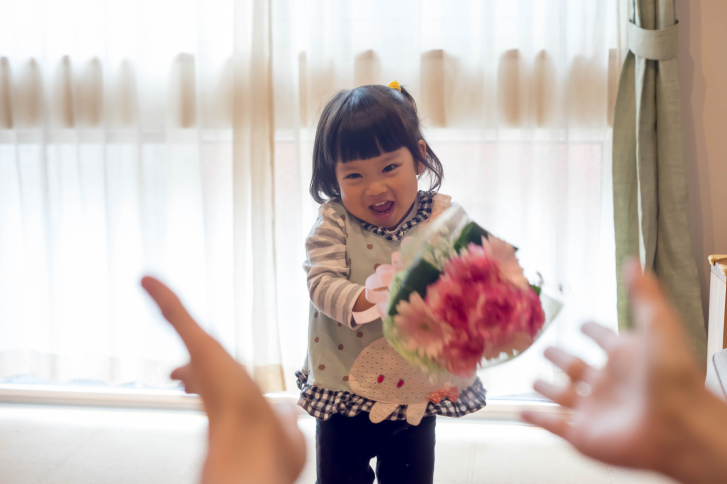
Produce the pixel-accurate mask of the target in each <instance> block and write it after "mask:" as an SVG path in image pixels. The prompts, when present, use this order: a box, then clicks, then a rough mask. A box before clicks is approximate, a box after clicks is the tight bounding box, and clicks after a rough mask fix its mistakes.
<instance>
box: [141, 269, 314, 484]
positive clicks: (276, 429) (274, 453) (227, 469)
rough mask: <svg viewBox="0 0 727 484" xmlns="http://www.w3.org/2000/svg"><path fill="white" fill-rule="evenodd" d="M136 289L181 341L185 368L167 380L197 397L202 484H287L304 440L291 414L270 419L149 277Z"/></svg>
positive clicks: (299, 464)
mask: <svg viewBox="0 0 727 484" xmlns="http://www.w3.org/2000/svg"><path fill="white" fill-rule="evenodd" d="M141 285H142V286H143V287H144V289H145V290H146V291H147V292H148V293H149V295H150V296H151V297H152V299H154V301H155V302H156V303H157V305H158V306H159V309H161V311H162V314H163V315H164V317H165V318H166V320H167V321H169V323H171V325H172V326H173V327H174V329H175V330H176V331H177V333H179V336H181V338H182V341H184V344H185V345H186V347H187V349H188V350H189V356H190V362H189V364H187V365H185V366H183V367H181V368H178V369H177V370H175V371H174V372H173V373H172V378H175V379H180V380H182V381H183V382H184V384H185V389H186V390H187V392H194V393H199V395H200V396H201V397H202V401H203V402H204V406H205V410H206V411H207V415H208V417H209V448H208V453H207V459H206V462H205V466H204V471H203V475H202V482H203V483H210V484H211V483H214V484H219V483H233V482H234V483H240V482H255V483H258V482H260V483H286V484H287V483H292V482H294V481H295V479H296V478H297V476H298V474H299V473H300V471H301V470H302V468H303V464H304V463H305V440H304V438H303V434H302V433H301V432H300V430H299V429H298V425H297V418H296V412H295V409H293V410H292V411H287V412H286V415H285V416H282V415H276V413H275V412H274V411H273V409H272V408H271V407H270V405H269V404H268V402H267V400H266V399H265V397H263V395H262V393H261V392H260V389H259V388H258V387H257V385H256V384H255V382H254V381H253V380H252V378H250V375H248V373H247V372H246V371H245V369H244V368H243V367H242V366H241V365H240V364H239V363H237V362H236V361H235V360H234V359H233V358H232V357H231V356H230V355H229V354H228V353H227V352H226V351H225V350H224V348H223V347H222V346H221V345H220V344H219V343H218V342H217V341H216V340H215V339H214V338H212V337H211V336H210V335H209V334H207V333H206V332H205V331H204V330H203V329H202V328H200V326H199V325H198V324H197V323H196V322H195V321H194V320H193V319H192V317H191V316H190V315H189V313H187V311H186V309H185V308H184V306H182V303H181V302H180V301H179V298H177V296H176V295H175V294H174V293H173V292H172V291H171V290H170V289H169V288H168V287H167V286H165V285H164V284H162V283H161V282H159V281H158V280H156V279H154V278H153V277H145V278H144V279H142V281H141Z"/></svg>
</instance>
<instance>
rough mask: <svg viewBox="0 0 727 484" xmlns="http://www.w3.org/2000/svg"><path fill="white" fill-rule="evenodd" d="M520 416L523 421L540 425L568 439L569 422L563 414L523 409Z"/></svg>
mask: <svg viewBox="0 0 727 484" xmlns="http://www.w3.org/2000/svg"><path fill="white" fill-rule="evenodd" d="M521 416H522V419H523V420H524V421H526V422H528V423H531V424H533V425H537V426H538V427H542V428H544V429H545V430H547V431H548V432H550V433H553V434H555V435H557V436H559V437H562V438H564V439H566V440H568V437H567V436H568V434H569V433H570V424H569V423H568V420H567V417H566V416H565V415H558V414H552V413H540V412H532V411H525V412H523V413H522V415H521Z"/></svg>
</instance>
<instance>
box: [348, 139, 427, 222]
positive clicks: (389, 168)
mask: <svg viewBox="0 0 727 484" xmlns="http://www.w3.org/2000/svg"><path fill="white" fill-rule="evenodd" d="M419 149H420V150H421V152H422V154H423V156H426V150H427V145H426V143H424V141H422V140H420V141H419ZM423 170H424V165H422V164H421V163H418V162H416V161H415V160H414V157H413V156H412V155H411V153H410V152H409V149H408V148H406V147H402V148H399V149H398V150H396V151H392V152H390V153H383V154H382V155H380V156H377V157H375V158H370V159H368V160H354V161H349V162H347V163H342V162H340V161H339V162H338V163H337V164H336V180H338V186H339V188H340V190H341V201H342V202H343V206H344V207H346V210H348V211H349V212H351V214H353V215H354V216H356V217H358V218H360V219H361V220H363V221H364V222H368V223H370V224H372V225H376V226H379V227H386V228H388V229H393V228H395V227H396V226H397V225H399V223H401V221H402V220H404V218H405V217H406V216H407V214H408V213H409V210H410V209H411V207H412V205H413V204H414V200H416V196H417V191H418V185H417V176H418V175H420V174H421V173H422V171H423Z"/></svg>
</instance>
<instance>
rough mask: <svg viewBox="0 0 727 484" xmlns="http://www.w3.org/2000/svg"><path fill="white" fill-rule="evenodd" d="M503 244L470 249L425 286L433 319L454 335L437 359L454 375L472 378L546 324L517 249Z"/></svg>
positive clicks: (526, 343)
mask: <svg viewBox="0 0 727 484" xmlns="http://www.w3.org/2000/svg"><path fill="white" fill-rule="evenodd" d="M503 244H505V243H504V242H502V241H499V239H495V238H494V237H493V238H491V243H490V244H485V245H484V246H483V247H480V246H476V245H470V246H469V247H468V249H467V250H466V251H465V252H464V253H463V254H462V255H460V256H459V257H455V258H453V259H451V260H450V261H448V263H447V264H446V266H445V268H444V275H442V277H440V279H439V280H438V281H437V282H435V283H434V284H432V285H430V286H429V287H428V288H427V297H426V303H427V304H426V305H427V306H428V307H429V308H430V310H431V314H432V316H433V319H434V320H437V321H444V322H445V323H446V324H447V325H449V326H450V327H451V329H452V331H453V334H452V336H451V337H450V339H449V340H448V341H447V342H446V343H445V344H444V346H443V348H442V350H441V357H440V358H436V359H437V361H438V362H439V363H440V364H441V365H442V366H444V367H446V368H447V370H449V371H450V372H452V373H454V374H458V375H469V374H472V373H473V372H474V371H475V370H476V369H477V365H478V364H479V363H480V361H481V360H482V359H483V358H485V359H491V358H495V357H497V356H499V355H500V354H501V353H503V352H504V353H508V354H513V352H515V351H523V350H525V349H526V348H527V347H528V346H530V344H532V341H533V338H534V337H535V335H536V334H537V332H538V331H539V330H540V328H542V326H543V323H544V320H545V317H544V314H543V310H542V307H541V305H540V299H539V298H538V296H537V295H536V294H535V292H534V291H532V289H530V287H529V286H528V284H527V280H525V278H524V276H523V275H522V269H521V268H520V266H519V264H518V263H517V259H516V258H515V252H514V250H513V249H512V248H511V247H510V246H509V245H507V244H505V245H506V246H507V247H504V246H503ZM508 248H509V249H508ZM513 261H514V262H513ZM503 269H505V271H503ZM523 281H525V282H524V283H523ZM417 296H418V295H417ZM397 326H398V324H397Z"/></svg>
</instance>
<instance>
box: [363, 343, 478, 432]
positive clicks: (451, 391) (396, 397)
mask: <svg viewBox="0 0 727 484" xmlns="http://www.w3.org/2000/svg"><path fill="white" fill-rule="evenodd" d="M475 378H476V377H475V375H472V376H471V377H457V376H454V375H447V376H446V379H445V378H442V377H441V376H440V377H438V378H437V379H433V378H432V377H431V375H430V374H429V373H425V372H423V371H421V370H420V369H419V368H417V367H415V366H412V365H411V364H410V363H408V362H407V361H406V360H404V358H402V357H401V356H400V355H399V354H398V353H397V352H396V350H394V349H393V348H392V347H391V346H390V345H389V343H388V342H387V341H386V339H385V338H379V339H377V340H375V341H374V342H373V343H371V344H370V345H368V346H367V347H366V348H364V350H363V351H362V352H361V354H359V356H358V357H357V358H356V361H354V363H353V366H352V367H351V372H350V376H349V384H350V385H351V389H352V390H353V391H354V392H355V393H356V394H357V395H361V396H362V397H365V398H368V399H370V400H373V401H375V402H376V403H375V404H374V406H373V407H372V408H371V412H370V414H369V415H370V418H371V421H372V422H374V423H379V422H382V421H383V420H385V419H386V417H388V416H389V415H391V413H392V412H394V411H395V410H396V409H397V408H399V406H400V405H406V406H407V409H406V420H407V422H409V424H411V425H419V422H421V420H422V418H423V417H424V414H425V413H426V411H427V404H428V403H429V402H430V401H433V402H435V403H439V401H440V400H441V398H443V397H444V398H449V399H450V400H452V401H455V400H457V396H458V395H459V389H463V388H467V387H469V386H470V385H472V383H473V382H474V381H475Z"/></svg>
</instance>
